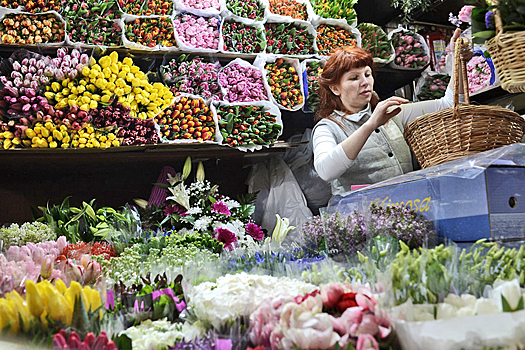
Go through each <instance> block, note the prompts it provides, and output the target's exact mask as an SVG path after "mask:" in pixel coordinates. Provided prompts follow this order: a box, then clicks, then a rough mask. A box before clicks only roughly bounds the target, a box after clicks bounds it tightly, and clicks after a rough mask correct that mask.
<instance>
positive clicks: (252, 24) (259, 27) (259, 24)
mask: <svg viewBox="0 0 525 350" xmlns="http://www.w3.org/2000/svg"><path fill="white" fill-rule="evenodd" d="M230 21H234V22H237V23H241V24H244V25H247V26H250V27H254V28H256V29H257V30H259V31H260V32H261V37H262V40H263V45H262V50H261V51H260V52H256V53H244V52H237V51H228V50H227V49H226V47H225V44H224V34H223V29H224V24H225V23H226V22H230ZM219 44H220V45H221V46H219V50H220V51H221V52H225V53H233V54H235V55H237V56H245V55H247V56H253V55H254V54H259V53H263V52H264V51H265V50H266V35H265V33H264V25H263V23H262V22H253V21H248V20H246V19H245V18H242V17H240V18H234V17H233V16H230V15H226V16H224V17H223V21H222V23H221V30H220V41H219Z"/></svg>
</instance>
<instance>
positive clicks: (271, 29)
mask: <svg viewBox="0 0 525 350" xmlns="http://www.w3.org/2000/svg"><path fill="white" fill-rule="evenodd" d="M264 28H265V31H266V33H265V34H266V40H267V41H268V43H267V46H266V52H267V53H270V54H272V53H273V54H281V55H293V56H304V55H313V54H315V52H316V49H315V30H314V28H313V26H312V25H311V24H310V23H308V22H304V21H289V22H277V23H276V22H266V23H265V25H264Z"/></svg>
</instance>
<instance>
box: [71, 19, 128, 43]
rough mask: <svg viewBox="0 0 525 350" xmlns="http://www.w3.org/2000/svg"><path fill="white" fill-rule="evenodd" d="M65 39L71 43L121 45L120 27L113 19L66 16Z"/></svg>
mask: <svg viewBox="0 0 525 350" xmlns="http://www.w3.org/2000/svg"><path fill="white" fill-rule="evenodd" d="M66 30H67V40H68V41H69V42H71V43H80V44H85V45H97V46H122V28H120V26H119V24H118V23H117V22H115V21H110V20H106V19H104V18H101V19H99V20H98V21H90V20H86V19H78V18H68V20H67V23H66Z"/></svg>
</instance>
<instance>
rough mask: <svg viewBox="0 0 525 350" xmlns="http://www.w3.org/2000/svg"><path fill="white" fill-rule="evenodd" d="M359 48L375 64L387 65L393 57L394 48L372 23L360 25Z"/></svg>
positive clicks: (379, 28) (385, 35) (382, 32)
mask: <svg viewBox="0 0 525 350" xmlns="http://www.w3.org/2000/svg"><path fill="white" fill-rule="evenodd" d="M358 28H359V31H360V32H361V46H362V47H363V49H365V50H366V51H368V52H369V53H370V54H371V55H372V57H373V58H374V62H375V63H376V64H381V65H384V64H388V63H390V62H391V61H392V60H393V59H394V57H395V52H394V47H393V46H392V44H391V43H390V40H389V39H388V35H387V34H386V33H385V31H384V30H383V29H381V27H379V26H377V25H375V24H372V23H360V24H359V26H358Z"/></svg>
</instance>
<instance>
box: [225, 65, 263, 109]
mask: <svg viewBox="0 0 525 350" xmlns="http://www.w3.org/2000/svg"><path fill="white" fill-rule="evenodd" d="M264 62H265V61H264V58H262V56H257V58H256V59H255V61H254V63H253V65H252V64H250V63H248V62H247V61H245V60H243V59H242V58H236V59H234V60H233V61H231V62H230V63H228V64H227V65H226V66H224V67H223V68H222V69H221V70H220V71H219V85H220V87H221V91H222V95H223V98H224V101H226V102H230V103H232V102H240V101H230V100H229V99H228V91H229V90H228V89H227V88H226V87H225V86H224V84H221V75H222V74H223V71H224V70H225V69H226V68H227V67H230V66H233V65H234V64H238V65H240V66H242V67H249V68H252V69H255V70H258V71H259V72H261V80H262V82H263V86H264V89H265V92H266V95H265V96H264V98H261V99H260V101H269V98H270V97H269V96H270V95H271V91H270V87H269V86H268V83H267V82H266V81H265V80H264V77H263V76H264V73H263V69H264ZM242 102H245V101H242Z"/></svg>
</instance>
